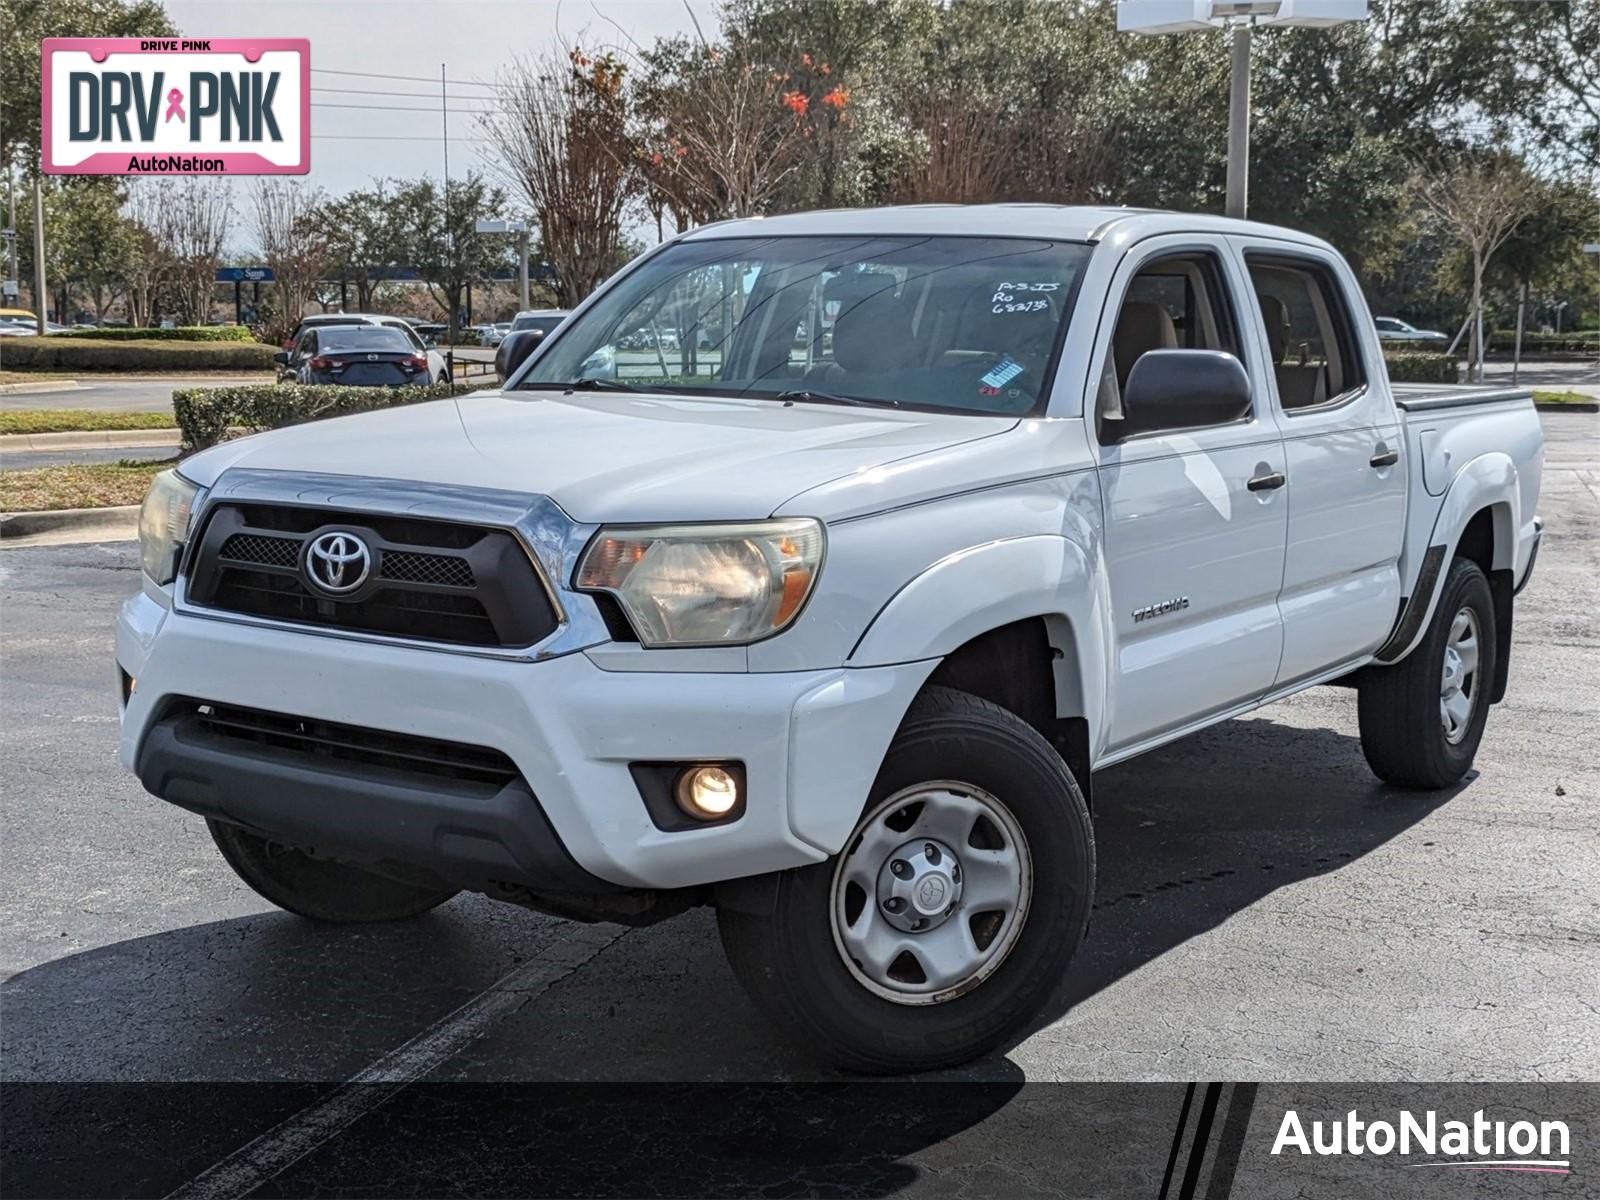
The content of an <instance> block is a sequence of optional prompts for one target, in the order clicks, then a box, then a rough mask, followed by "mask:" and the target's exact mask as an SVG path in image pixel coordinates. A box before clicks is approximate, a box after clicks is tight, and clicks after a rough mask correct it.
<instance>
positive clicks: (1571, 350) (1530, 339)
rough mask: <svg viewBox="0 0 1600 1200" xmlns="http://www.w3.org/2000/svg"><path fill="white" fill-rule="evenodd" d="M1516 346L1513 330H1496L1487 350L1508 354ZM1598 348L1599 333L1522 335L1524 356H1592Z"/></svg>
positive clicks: (1492, 334)
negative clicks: (1502, 351) (1501, 351)
mask: <svg viewBox="0 0 1600 1200" xmlns="http://www.w3.org/2000/svg"><path fill="white" fill-rule="evenodd" d="M1516 345H1517V331H1516V330H1515V329H1496V330H1495V331H1494V332H1493V333H1491V334H1490V335H1489V349H1491V350H1504V351H1506V352H1507V353H1510V352H1511V351H1512V350H1514V349H1515V348H1516ZM1597 348H1600V332H1595V331H1593V330H1591V331H1589V332H1588V333H1582V332H1579V333H1527V332H1524V333H1523V335H1522V352H1523V353H1524V354H1593V353H1594V352H1595V350H1596V349H1597Z"/></svg>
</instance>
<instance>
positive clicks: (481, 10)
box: [165, 0, 717, 193]
mask: <svg viewBox="0 0 1600 1200" xmlns="http://www.w3.org/2000/svg"><path fill="white" fill-rule="evenodd" d="M165 3H166V9H167V13H168V15H169V16H170V17H171V18H172V22H173V24H174V25H176V26H177V27H178V30H179V32H180V33H181V34H182V35H184V36H186V37H217V38H221V37H306V38H309V39H310V40H311V84H312V93H311V103H312V108H311V138H312V140H311V173H310V175H309V176H308V177H307V179H308V182H310V183H311V184H312V185H313V186H316V187H321V188H324V189H326V190H327V191H328V192H330V193H338V192H345V191H349V190H350V189H351V188H355V187H361V186H363V185H365V184H367V183H368V182H369V181H371V180H372V179H373V178H374V177H377V176H394V177H403V178H415V177H417V176H419V175H424V174H426V175H432V176H434V177H435V178H437V177H439V176H440V175H441V174H442V171H443V158H444V153H443V152H444V142H443V138H442V127H443V125H444V118H443V117H442V115H441V113H440V95H439V93H440V86H439V68H440V65H441V64H442V65H443V66H444V68H445V78H446V80H447V81H448V82H447V83H446V85H445V92H446V94H447V96H448V97H449V105H450V109H451V113H450V118H449V128H450V147H449V149H450V174H451V176H452V177H456V176H459V175H462V174H465V173H466V172H467V171H468V170H479V171H484V172H485V173H492V172H491V171H490V167H492V163H491V162H490V161H489V159H488V155H489V147H488V145H487V144H486V143H485V142H483V141H482V140H481V138H482V133H481V131H480V129H479V128H478V120H477V118H476V117H474V116H473V115H472V114H473V112H475V111H479V110H483V109H488V108H492V107H493V101H492V100H491V99H489V97H490V95H491V93H490V91H489V90H488V89H487V88H486V87H483V86H481V85H483V84H485V83H488V82H490V81H492V80H493V79H494V78H495V75H496V73H497V72H498V71H499V69H500V68H501V67H502V66H503V65H504V64H506V63H508V62H509V61H510V60H511V59H512V58H513V57H516V56H518V55H525V54H533V53H538V52H540V51H544V50H547V49H550V48H552V47H554V46H555V45H557V44H558V42H565V43H570V42H581V43H583V44H586V45H623V46H626V45H627V44H628V39H630V38H631V39H632V40H634V41H636V42H637V43H639V44H640V45H646V46H647V45H649V44H650V43H651V42H652V41H654V40H655V39H656V38H657V37H659V36H662V35H670V34H674V33H692V32H693V30H694V26H693V24H692V23H691V20H690V16H689V11H688V9H689V8H692V9H693V11H694V15H695V17H697V18H698V19H699V22H700V25H701V27H702V28H703V29H704V30H705V32H706V35H707V36H708V37H709V36H712V35H713V34H714V33H715V30H716V28H717V23H716V16H715V0H563V2H561V3H556V2H555V0H252V2H245V0H165ZM356 72H360V73H361V74H356ZM369 75H384V76H406V77H410V78H399V79H394V78H369V77H368V76H369ZM357 106H360V107H357Z"/></svg>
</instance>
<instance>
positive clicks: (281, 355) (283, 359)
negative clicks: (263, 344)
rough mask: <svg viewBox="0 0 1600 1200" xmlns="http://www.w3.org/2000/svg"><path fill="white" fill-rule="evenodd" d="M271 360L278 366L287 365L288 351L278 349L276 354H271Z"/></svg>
mask: <svg viewBox="0 0 1600 1200" xmlns="http://www.w3.org/2000/svg"><path fill="white" fill-rule="evenodd" d="M272 361H273V362H275V363H277V364H278V365H279V366H280V367H286V366H288V365H289V352H288V351H287V350H279V351H278V352H277V353H276V354H274V355H273V356H272Z"/></svg>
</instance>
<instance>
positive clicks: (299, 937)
mask: <svg viewBox="0 0 1600 1200" xmlns="http://www.w3.org/2000/svg"><path fill="white" fill-rule="evenodd" d="M1543 416H1544V419H1545V424H1546V431H1547V436H1548V438H1549V449H1548V459H1547V463H1546V471H1545V476H1544V488H1543V497H1542V501H1541V512H1542V514H1543V515H1544V517H1545V519H1546V522H1547V531H1546V536H1545V543H1544V548H1543V550H1542V552H1541V554H1540V558H1539V563H1538V570H1537V573H1536V576H1535V578H1534V581H1533V583H1532V585H1531V586H1530V587H1529V589H1528V590H1527V591H1525V592H1524V593H1523V594H1522V596H1521V597H1520V598H1519V601H1518V609H1517V626H1516V641H1515V650H1514V654H1513V659H1512V668H1511V687H1510V694H1509V696H1508V699H1507V701H1506V702H1505V703H1504V704H1503V705H1501V706H1500V707H1498V708H1497V709H1496V710H1495V712H1494V714H1493V715H1492V717H1491V719H1490V722H1489V728H1488V733H1487V736H1486V737H1485V740H1484V743H1483V748H1482V750H1481V752H1480V754H1479V758H1478V770H1477V772H1476V774H1475V775H1474V776H1473V777H1471V778H1470V779H1469V781H1468V782H1466V783H1465V784H1464V785H1463V786H1461V787H1460V788H1459V789H1457V790H1456V791H1454V792H1451V793H1437V794H1415V793H1405V792H1400V791H1397V790H1393V789H1390V788H1387V787H1385V786H1383V785H1380V784H1379V783H1378V782H1377V781H1376V780H1375V779H1374V778H1373V777H1372V776H1371V774H1370V773H1369V772H1368V770H1367V768H1366V765H1365V763H1364V761H1363V759H1362V756H1361V752H1360V748H1359V745H1358V743H1357V740H1356V736H1355V735H1356V722H1355V702H1354V695H1353V693H1351V692H1348V691H1345V690H1341V689H1334V688H1322V689H1316V690H1314V691H1312V692H1310V693H1306V694H1303V695H1301V696H1298V697H1295V698H1294V699H1292V700H1290V701H1287V702H1284V703H1280V704H1276V705H1273V706H1271V707H1269V708H1266V709H1263V710H1261V711H1260V712H1258V713H1256V714H1254V715H1252V716H1250V717H1247V718H1244V719H1240V720H1234V721H1230V722H1227V723H1226V724H1224V725H1222V726H1220V727H1217V728H1214V729H1212V730H1210V731H1207V732H1205V733H1203V734H1200V735H1198V736H1196V737H1194V738H1191V739H1189V740H1187V741H1184V742H1181V743H1179V744H1176V745H1173V746H1169V747H1167V748H1165V749H1163V750H1160V751H1157V752H1155V753H1153V754H1150V755H1148V756H1146V757H1145V758H1143V759H1140V760H1137V761H1135V762H1131V763H1128V764H1125V765H1122V766H1119V767H1116V768H1113V769H1111V770H1109V771H1106V772H1104V773H1103V774H1102V775H1100V776H1099V777H1098V778H1097V782H1096V797H1095V799H1096V812H1095V822H1096V829H1097V836H1098V839H1099V847H1100V869H1101V875H1100V882H1099V899H1098V902H1097V904H1096V912H1095V916H1094V920H1093V923H1092V926H1091V929H1090V933H1089V940H1088V943H1087V944H1086V946H1085V948H1084V950H1083V951H1082V952H1081V953H1080V955H1079V957H1078V959H1077V962H1076V964H1075V966H1074V970H1073V974H1072V977H1071V978H1070V979H1069V980H1068V981H1066V983H1065V985H1064V989H1063V993H1062V995H1061V997H1060V1000H1059V1002H1058V1004H1057V1005H1056V1006H1055V1007H1054V1009H1053V1010H1052V1012H1051V1013H1050V1014H1049V1017H1048V1019H1047V1020H1045V1021H1044V1022H1042V1023H1041V1024H1040V1025H1039V1026H1038V1027H1037V1028H1035V1029H1034V1030H1033V1031H1032V1032H1031V1033H1030V1034H1029V1035H1028V1036H1027V1037H1026V1038H1024V1039H1023V1040H1021V1041H1020V1042H1018V1043H1017V1044H1015V1045H1014V1046H1012V1047H1010V1048H1009V1049H1008V1050H1007V1051H1005V1053H1003V1054H1000V1055H996V1056H994V1057H993V1058H991V1059H989V1060H987V1061H984V1062H980V1063H978V1064H975V1065H973V1066H971V1067H968V1068H965V1069H964V1070H962V1071H960V1072H958V1073H956V1074H955V1076H954V1077H955V1078H959V1079H962V1080H978V1081H991V1082H1004V1081H1010V1082H1018V1081H1022V1080H1026V1081H1029V1082H1034V1081H1052V1080H1139V1081H1164V1080H1187V1079H1205V1078H1211V1079H1254V1080H1263V1081H1269V1082H1270V1081H1274V1080H1278V1081H1293V1080H1325V1081H1339V1080H1352V1081H1353V1080H1395V1081H1411V1080H1439V1081H1447V1080H1470V1079H1498V1080H1508V1081H1529V1082H1534V1081H1563V1080H1591V1079H1595V1078H1597V1077H1600V1007H1597V1002H1596V999H1595V996H1596V993H1597V990H1600V989H1597V986H1596V985H1597V982H1600V804H1597V803H1596V802H1597V799H1600V753H1597V748H1600V739H1597V736H1596V733H1595V730H1596V729H1597V728H1600V653H1597V651H1600V617H1597V616H1596V613H1595V611H1594V606H1593V603H1592V600H1593V596H1594V584H1595V580H1596V578H1597V577H1600V419H1597V418H1595V417H1593V416H1587V415H1576V414H1543ZM137 569H138V566H137V553H136V548H135V545H134V544H133V543H131V542H116V543H100V544H88V545H74V546H56V547H49V548H30V549H9V550H4V551H0V577H3V600H0V604H3V625H4V633H3V659H4V669H3V688H4V747H5V752H4V754H3V756H0V793H3V795H0V813H3V823H4V824H3V841H0V928H3V929H4V930H5V936H4V938H3V944H0V981H3V982H0V1010H3V1014H4V1021H3V1051H0V1056H3V1060H4V1065H5V1076H6V1078H7V1080H8V1081H11V1082H16V1081H28V1080H34V1081H118V1082H130V1081H225V1080H232V1081H343V1080H348V1079H351V1078H352V1077H364V1076H362V1075H361V1073H362V1072H370V1071H371V1070H373V1068H374V1067H375V1065H376V1066H377V1068H378V1069H379V1071H380V1074H381V1072H382V1071H384V1070H387V1069H389V1068H388V1066H386V1064H393V1063H394V1062H395V1061H396V1059H395V1056H396V1054H402V1055H403V1056H404V1058H405V1063H406V1070H407V1071H409V1072H411V1074H410V1075H409V1076H408V1077H409V1078H418V1079H426V1080H434V1081H446V1080H449V1081H455V1080H472V1081H526V1080H535V1081H537V1080H591V1081H599V1080H636V1081H646V1080H655V1081H672V1080H685V1081H687V1080H796V1079H812V1078H825V1077H826V1076H824V1075H822V1074H820V1073H819V1072H818V1071H817V1070H816V1069H815V1068H814V1067H813V1065H812V1064H811V1063H810V1062H809V1060H808V1059H807V1058H806V1057H805V1055H804V1054H803V1053H802V1052H799V1051H796V1050H795V1049H793V1048H791V1047H789V1046H788V1045H786V1044H785V1043H783V1042H781V1041H780V1040H778V1039H777V1038H776V1037H775V1036H774V1034H773V1032H772V1031H771V1030H770V1029H769V1028H768V1027H767V1026H766V1025H765V1024H764V1023H763V1022H762V1020H761V1019H760V1018H759V1017H758V1016H757V1014H756V1013H755V1012H754V1010H753V1009H752V1008H751V1006H750V1005H749V1003H748V1002H747V1001H746V1000H745V998H744V996H743V994H742V993H741V992H740V991H739V990H738V988H737V986H736V985H735V983H734V980H733V978H732V976H731V974H730V973H729V971H728V969H727V967H726V966H725V964H724V962H723V959H722V954H721V950H720V947H719V945H718V942H717V939H716V933H715V923H714V921H713V919H712V918H711V916H710V914H709V913H706V912H704V911H700V912H694V913H690V914H688V915H687V916H685V917H681V918H679V919H677V920H675V921H672V922H669V923H667V924H664V925H660V926H656V927H654V928H651V929H644V930H631V931H630V930H623V929H621V928H619V927H615V926H591V927H584V926H577V925H569V924H565V923H562V922H559V921H556V920H553V919H550V918H546V917H543V916H540V915H537V914H534V913H530V912H525V911H523V910H520V909H517V908H513V907H510V906H505V905H500V904H495V903H493V902H490V901H488V900H485V899H482V898H481V897H476V896H465V895H464V896H461V897H458V898H457V899H456V900H454V901H452V902H451V903H449V904H448V905H446V906H444V907H443V908H442V909H440V910H437V911H436V912H434V913H432V914H430V915H429V916H427V917H424V918H422V919H421V920H418V921H416V922H412V923H409V924H402V925H395V926H384V927H371V928H366V929H334V928H319V927H315V926H311V925H308V924H306V923H304V922H302V921H300V920H298V919H296V918H294V917H291V916H288V915H286V914H283V913H280V912H277V911H276V910H273V909H272V908H270V907H269V906H268V905H267V904H266V903H265V902H263V901H261V900H259V899H258V898H257V897H256V896H255V895H254V894H253V893H251V892H249V891H248V890H247V889H246V888H245V886H244V885H243V884H242V883H240V882H238V881H237V880H236V879H235V878H234V876H233V875H232V874H231V872H230V871H229V870H228V869H227V867H226V866H225V865H224V864H223V862H222V860H221V859H220V857H219V856H218V855H217V853H216V852H215V850H214V849H213V847H212V845H211V843H210V840H209V838H208V837H207V835H206V832H205V829H204V826H203V824H202V823H201V822H200V820H199V819H198V818H196V817H192V816H189V815H187V814H185V813H183V812H181V811H179V810H177V809H175V808H172V807H170V806H168V805H166V804H163V803H160V802H159V801H156V800H154V799H152V798H150V797H148V796H146V795H145V794H144V793H143V792H142V791H141V789H140V788H139V786H138V785H137V783H136V782H135V781H134V780H133V779H132V778H131V777H129V776H126V775H124V774H123V773H122V772H121V771H120V769H119V768H118V766H117V764H116V761H115V743H116V722H117V717H116V703H115V699H114V695H113V684H112V659H111V642H112V638H111V629H112V622H113V618H114V614H115V611H116V608H117V606H118V604H119V603H120V601H121V599H122V597H123V596H124V595H126V594H127V593H129V592H131V591H132V590H133V589H134V588H135V587H136V586H137ZM419 1047H420V1049H419Z"/></svg>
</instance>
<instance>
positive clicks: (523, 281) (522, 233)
mask: <svg viewBox="0 0 1600 1200" xmlns="http://www.w3.org/2000/svg"><path fill="white" fill-rule="evenodd" d="M474 228H475V229H476V230H477V232H479V233H514V234H516V235H517V288H518V293H517V294H518V302H517V307H518V308H519V309H522V310H526V309H528V308H530V307H531V304H530V303H529V298H528V223H527V222H526V221H485V220H480V221H479V222H478V223H477V225H476V226H475V227H474Z"/></svg>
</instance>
